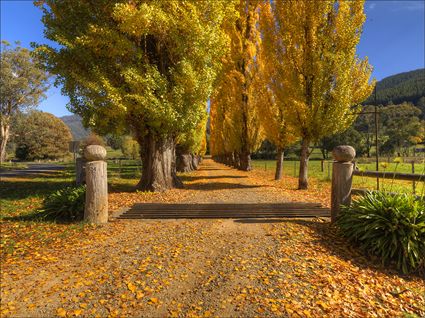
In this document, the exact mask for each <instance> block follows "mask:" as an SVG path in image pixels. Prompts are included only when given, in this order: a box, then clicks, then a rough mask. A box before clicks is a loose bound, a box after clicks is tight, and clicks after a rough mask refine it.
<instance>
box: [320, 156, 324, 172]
mask: <svg viewBox="0 0 425 318" xmlns="http://www.w3.org/2000/svg"><path fill="white" fill-rule="evenodd" d="M320 170H321V171H322V172H324V171H325V160H323V159H322V160H320Z"/></svg>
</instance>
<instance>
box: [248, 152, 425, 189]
mask: <svg viewBox="0 0 425 318" xmlns="http://www.w3.org/2000/svg"><path fill="white" fill-rule="evenodd" d="M252 166H253V168H254V169H259V170H265V171H270V173H272V172H274V170H275V167H276V162H275V161H274V160H253V161H252ZM357 166H358V167H359V169H361V170H364V171H366V170H370V171H375V170H376V169H375V163H373V162H370V163H358V164H357ZM298 170H299V162H298V161H295V160H291V161H285V162H284V164H283V173H284V174H285V175H288V176H292V177H296V176H298ZM379 170H380V171H386V172H394V171H396V172H402V173H411V172H412V165H411V163H410V162H409V163H394V162H391V163H388V162H382V163H380V166H379ZM308 173H309V176H310V177H311V178H315V179H317V180H318V181H320V182H330V181H331V176H332V161H330V160H327V161H325V162H324V164H323V171H322V163H321V161H320V160H310V162H309V167H308ZM415 173H416V174H424V173H425V163H424V161H423V162H422V163H416V164H415ZM353 187H354V188H365V189H376V179H374V178H368V177H359V176H355V177H354V179H353ZM380 189H381V190H384V191H390V192H403V193H412V192H413V185H412V182H410V181H400V180H392V179H380ZM424 191H425V190H424V182H416V191H415V193H416V194H417V195H424Z"/></svg>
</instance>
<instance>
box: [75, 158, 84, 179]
mask: <svg viewBox="0 0 425 318" xmlns="http://www.w3.org/2000/svg"><path fill="white" fill-rule="evenodd" d="M85 165H86V162H85V160H84V158H77V159H76V160H75V183H76V185H77V186H78V185H82V184H84V183H85V182H86V172H85V168H86V167H85Z"/></svg>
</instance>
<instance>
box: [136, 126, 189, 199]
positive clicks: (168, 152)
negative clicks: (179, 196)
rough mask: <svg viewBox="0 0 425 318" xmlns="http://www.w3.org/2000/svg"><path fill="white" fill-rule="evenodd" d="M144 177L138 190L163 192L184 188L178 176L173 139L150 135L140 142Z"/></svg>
mask: <svg viewBox="0 0 425 318" xmlns="http://www.w3.org/2000/svg"><path fill="white" fill-rule="evenodd" d="M139 143H140V148H141V159H142V177H141V178H140V181H139V183H138V184H137V189H139V190H142V191H154V192H161V191H166V190H169V189H172V188H180V187H182V186H183V184H182V182H181V181H180V179H179V178H178V177H177V174H176V148H175V143H174V140H173V138H172V137H159V136H155V135H153V134H152V133H148V134H147V135H146V136H145V137H143V140H139Z"/></svg>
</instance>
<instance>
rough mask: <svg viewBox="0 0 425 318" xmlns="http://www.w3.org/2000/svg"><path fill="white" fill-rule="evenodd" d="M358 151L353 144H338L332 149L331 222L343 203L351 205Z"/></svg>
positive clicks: (335, 217)
mask: <svg viewBox="0 0 425 318" xmlns="http://www.w3.org/2000/svg"><path fill="white" fill-rule="evenodd" d="M355 156H356V151H355V150H354V148H353V147H351V146H337V147H335V148H334V149H333V150H332V157H333V158H334V162H333V166H332V190H331V222H332V223H333V222H335V221H336V219H337V218H338V215H339V212H340V210H341V205H350V203H351V186H352V183H353V170H354V163H353V159H354V157H355Z"/></svg>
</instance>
